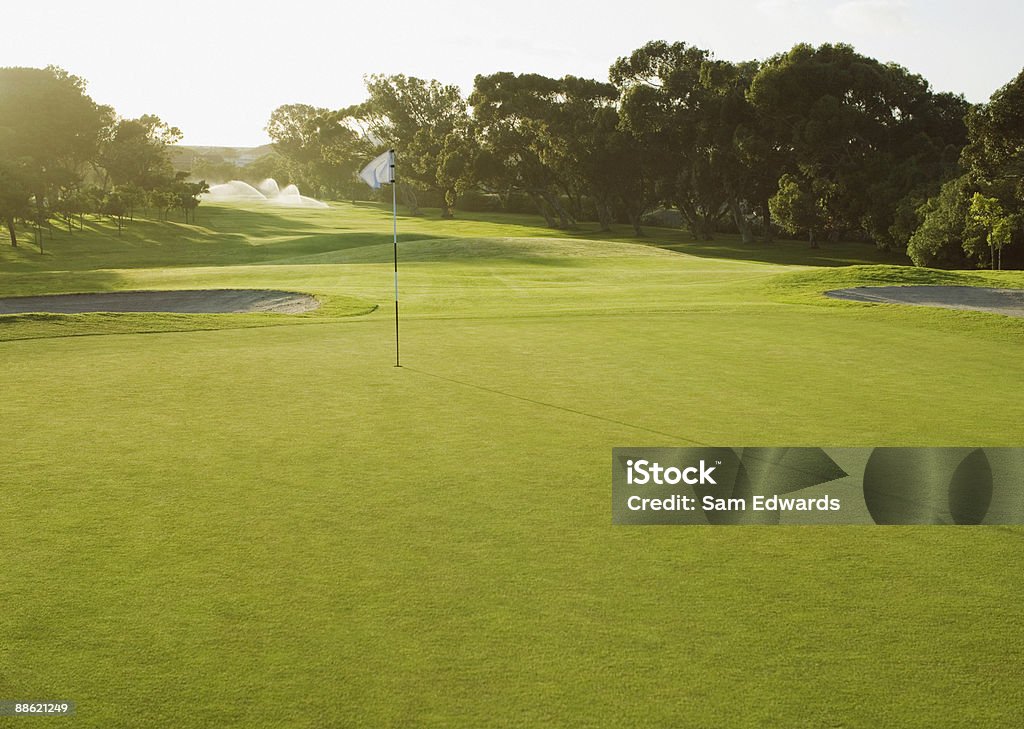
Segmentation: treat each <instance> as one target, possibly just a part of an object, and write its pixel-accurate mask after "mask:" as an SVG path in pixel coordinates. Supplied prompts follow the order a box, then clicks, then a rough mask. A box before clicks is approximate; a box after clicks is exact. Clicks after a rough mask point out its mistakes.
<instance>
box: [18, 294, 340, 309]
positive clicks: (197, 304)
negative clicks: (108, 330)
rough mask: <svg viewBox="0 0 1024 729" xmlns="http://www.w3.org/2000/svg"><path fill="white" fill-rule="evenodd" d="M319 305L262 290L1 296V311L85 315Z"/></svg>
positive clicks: (312, 300)
mask: <svg viewBox="0 0 1024 729" xmlns="http://www.w3.org/2000/svg"><path fill="white" fill-rule="evenodd" d="M319 306H320V303H319V302H318V301H317V300H316V299H315V298H313V297H312V296H309V295H308V294H296V293H293V292H290V291H264V290H259V289H206V290H201V291H116V292H110V293H103V294H54V295H51V296H18V297H12V298H7V299H0V314H30V313H46V314H84V313H87V312H130V311H131V312H154V311H159V312H173V313H178V314H245V313H250V312H269V313H272V314H301V313H302V312H304V311H311V310H313V309H316V308H318V307H319Z"/></svg>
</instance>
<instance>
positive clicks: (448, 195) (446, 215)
mask: <svg viewBox="0 0 1024 729" xmlns="http://www.w3.org/2000/svg"><path fill="white" fill-rule="evenodd" d="M449 200H455V191H454V190H451V189H448V190H445V191H444V199H443V200H442V202H441V218H442V219H444V220H451V219H452V218H454V217H455V209H454V208H455V205H454V204H453V203H451V202H448V201H449Z"/></svg>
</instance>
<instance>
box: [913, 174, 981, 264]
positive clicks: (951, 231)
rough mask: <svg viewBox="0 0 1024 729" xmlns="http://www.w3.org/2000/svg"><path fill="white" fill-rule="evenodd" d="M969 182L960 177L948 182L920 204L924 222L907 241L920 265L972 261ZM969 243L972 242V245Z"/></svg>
mask: <svg viewBox="0 0 1024 729" xmlns="http://www.w3.org/2000/svg"><path fill="white" fill-rule="evenodd" d="M968 190H969V182H968V180H967V178H966V176H964V177H958V178H956V179H953V180H950V181H949V182H947V183H945V184H944V185H943V186H942V188H941V189H940V191H939V194H938V195H935V196H932V197H930V198H928V200H927V201H926V202H925V203H924V204H923V205H922V206H921V207H920V208H919V210H918V215H919V217H920V219H921V224H920V225H919V226H918V228H917V229H916V230H915V231H914V233H913V235H912V236H911V237H910V241H909V243H908V244H907V255H909V256H910V260H912V261H913V262H914V265H916V266H929V267H946V268H958V267H962V266H964V265H966V264H967V263H968V258H967V256H966V255H965V253H966V251H965V246H964V242H965V239H966V238H968V237H969V233H968V231H967V212H968V210H969V209H970V197H969V192H968ZM968 247H969V246H968Z"/></svg>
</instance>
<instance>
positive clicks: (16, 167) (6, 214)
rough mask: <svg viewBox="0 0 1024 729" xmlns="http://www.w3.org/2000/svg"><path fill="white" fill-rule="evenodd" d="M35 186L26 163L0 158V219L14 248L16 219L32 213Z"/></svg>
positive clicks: (26, 217) (16, 238) (16, 241)
mask: <svg viewBox="0 0 1024 729" xmlns="http://www.w3.org/2000/svg"><path fill="white" fill-rule="evenodd" d="M35 186H36V185H35V183H34V181H33V180H32V176H31V173H30V172H29V170H28V169H27V165H26V164H17V163H14V162H9V161H7V160H4V159H0V220H3V221H4V224H5V225H6V226H7V234H8V236H9V237H10V241H11V245H12V246H13V247H14V248H17V247H18V231H17V223H18V221H21V220H28V219H29V218H30V217H31V215H32V190H33V188H34V187H35Z"/></svg>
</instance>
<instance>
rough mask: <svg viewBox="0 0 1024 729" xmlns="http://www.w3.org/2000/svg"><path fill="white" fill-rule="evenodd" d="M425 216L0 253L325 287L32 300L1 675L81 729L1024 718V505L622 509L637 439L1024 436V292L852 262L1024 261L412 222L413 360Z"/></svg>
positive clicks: (12, 490) (6, 360)
mask: <svg viewBox="0 0 1024 729" xmlns="http://www.w3.org/2000/svg"><path fill="white" fill-rule="evenodd" d="M389 224H390V220H389V218H388V216H387V215H386V214H385V213H384V212H383V211H381V210H379V209H377V208H375V207H373V206H355V207H353V206H349V205H341V206H337V207H335V208H334V209H333V210H332V211H330V212H321V211H281V210H278V211H270V212H267V211H263V212H261V211H258V210H244V209H234V208H216V207H205V208H202V209H201V210H200V223H199V225H195V226H174V225H170V224H155V223H143V222H139V223H137V224H135V225H134V226H132V227H129V228H128V229H127V230H126V232H125V237H124V238H121V239H118V238H117V237H116V236H113V237H112V236H111V235H110V234H109V229H107V228H104V229H103V230H100V229H98V228H97V229H93V230H89V231H86V232H84V233H76V234H75V235H74V236H70V237H69V236H67V235H66V234H63V235H58V236H57V237H55V239H54V240H53V241H52V242H48V247H47V255H43V256H40V255H39V254H38V252H37V251H36V250H35V249H33V248H31V247H28V246H25V247H23V248H22V249H21V250H20V251H19V252H13V251H10V250H7V249H5V250H3V252H2V253H0V272H2V273H0V290H2V291H3V292H4V293H5V294H38V293H51V292H52V293H57V292H70V291H107V290H118V289H138V288H202V287H215V288H235V287H246V288H276V289H284V290H295V291H305V292H309V293H313V294H315V295H317V296H318V297H320V298H321V299H322V300H323V301H324V302H325V305H324V307H323V308H322V309H321V310H319V311H318V312H313V313H310V314H304V315H299V316H294V317H288V316H283V315H277V316H275V315H207V316H203V317H198V318H195V319H193V318H190V317H177V318H171V319H167V318H166V317H167V316H169V315H152V316H151V315H130V316H128V315H126V316H121V317H104V316H102V315H76V316H56V317H39V316H36V317H32V316H20V317H11V318H4V317H0V340H5V341H0V352H2V355H0V361H2V363H3V366H2V367H0V393H2V395H0V408H2V414H3V425H4V428H3V431H4V432H3V439H2V441H0V443H2V445H0V454H2V460H3V469H2V471H0V484H2V499H3V500H2V515H0V698H11V699H13V698H19V697H23V698H31V699H47V698H49V699H58V698H60V699H70V700H74V701H77V702H78V715H77V718H76V719H74V720H73V721H74V722H75V724H76V725H78V726H83V727H206V726H233V727H324V726H395V727H408V726H438V727H440V726H453V725H458V726H523V727H527V726H531V727H532V726H545V727H546V726H649V727H665V726H758V727H760V726H799V727H820V726H829V727H840V726H841V727H878V726H920V727H933V726H985V727H990V726H1006V727H1016V726H1019V722H1020V717H1021V715H1022V713H1024V670H1022V669H1021V663H1020V661H1021V655H1022V654H1024V623H1022V621H1021V619H1020V615H1021V608H1020V605H1021V604H1022V602H1024V582H1022V580H1021V578H1020V570H1021V567H1022V563H1024V560H1022V558H1021V549H1022V546H1024V542H1022V537H1024V529H1019V528H983V527H977V528H967V527H944V528H938V527H915V528H909V527H908V528H896V527H888V528H882V527H878V528H870V527H803V528H796V527H788V528H787V527H775V528H756V527H746V528H721V529H718V528H710V527H708V528H704V527H676V528H665V527H661V528H658V527H646V528H643V527H637V528H631V527H612V525H611V513H610V498H609V497H610V493H611V484H610V468H609V466H610V461H611V458H610V456H611V453H610V450H611V448H612V447H613V446H624V445H638V446H639V445H646V446H657V445H666V446H669V445H689V444H694V443H698V444H712V445H727V446H731V445H736V446H742V445H821V446H827V445H836V446H872V445H985V446H999V445H1006V446H1011V445H1021V440H1022V438H1021V435H1022V431H1021V424H1020V417H1021V412H1022V410H1024V395H1022V393H1021V389H1020V383H1021V375H1022V374H1024V364H1022V363H1021V359H1020V352H1021V345H1022V343H1024V322H1022V321H1020V320H1009V319H1005V318H1000V317H997V316H995V315H987V314H973V313H960V312H952V311H944V310H926V309H919V308H913V307H899V306H870V305H862V304H855V303H848V302H839V301H831V300H825V299H823V298H821V297H820V296H818V293H817V292H819V291H821V290H824V289H828V288H837V287H842V286H848V285H857V284H858V283H876V282H878V281H883V282H897V283H898V282H901V281H906V280H909V279H908V277H909V278H910V279H913V280H914V281H918V282H922V283H924V282H931V281H934V282H938V283H949V282H950V280H955V281H960V282H963V283H989V284H991V283H993V282H995V283H997V284H998V285H1000V286H1024V277H1022V276H1021V274H1019V273H1004V274H986V273H972V274H969V275H968V274H956V273H939V272H928V271H907V270H905V269H901V268H890V267H871V268H861V267H855V268H836V267H835V266H837V265H840V264H846V263H877V262H884V259H881V258H876V257H875V256H876V254H874V253H873V252H872V251H871V250H870V249H869V248H866V247H863V246H843V247H833V248H828V247H826V249H825V250H823V251H821V252H819V253H818V254H817V255H818V257H817V258H816V259H806V258H804V254H805V253H807V252H806V251H804V250H803V248H802V246H800V245H799V244H789V243H779V244H777V245H775V246H773V247H772V248H771V249H769V250H759V249H757V248H747V247H744V246H742V245H741V244H738V243H734V242H732V241H729V240H726V241H725V242H720V241H719V242H712V243H711V244H691V243H688V242H687V241H686V240H684V239H683V238H682V236H680V235H678V234H669V233H665V234H664V235H662V236H659V235H652V237H651V238H649V239H644V240H642V241H633V240H629V239H627V238H625V237H623V236H617V235H616V236H606V237H604V238H601V237H600V236H598V235H597V234H596V233H594V232H593V231H587V230H582V231H580V232H579V233H577V234H575V235H573V236H572V237H569V238H566V237H564V235H563V237H559V235H553V234H552V232H551V231H547V230H544V229H542V228H538V227H536V223H535V221H533V220H532V219H530V218H527V217H521V218H520V217H511V216H509V217H507V218H501V219H496V220H476V219H466V220H458V221H449V222H445V221H439V220H427V219H410V220H403V221H400V224H399V225H400V230H402V231H403V242H402V243H401V249H402V257H403V260H404V261H405V263H403V265H402V272H401V277H402V278H401V285H402V291H403V314H404V319H403V361H404V364H405V365H406V366H405V367H403V368H401V369H396V368H394V367H392V364H393V349H392V347H393V341H392V335H393V326H394V323H393V320H392V318H391V316H392V310H391V308H390V306H391V304H390V297H391V272H390V267H391V263H390V255H391V250H390V242H389V239H388V236H387V232H388V226H389ZM801 259H803V260H807V261H809V262H812V263H816V264H819V265H817V266H814V267H796V266H794V265H793V264H794V263H795V262H797V261H799V260H801ZM375 305H376V306H377V307H378V308H376V309H374V308H373V307H374V306H375ZM67 335H95V336H67ZM101 335H102V336H101Z"/></svg>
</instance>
